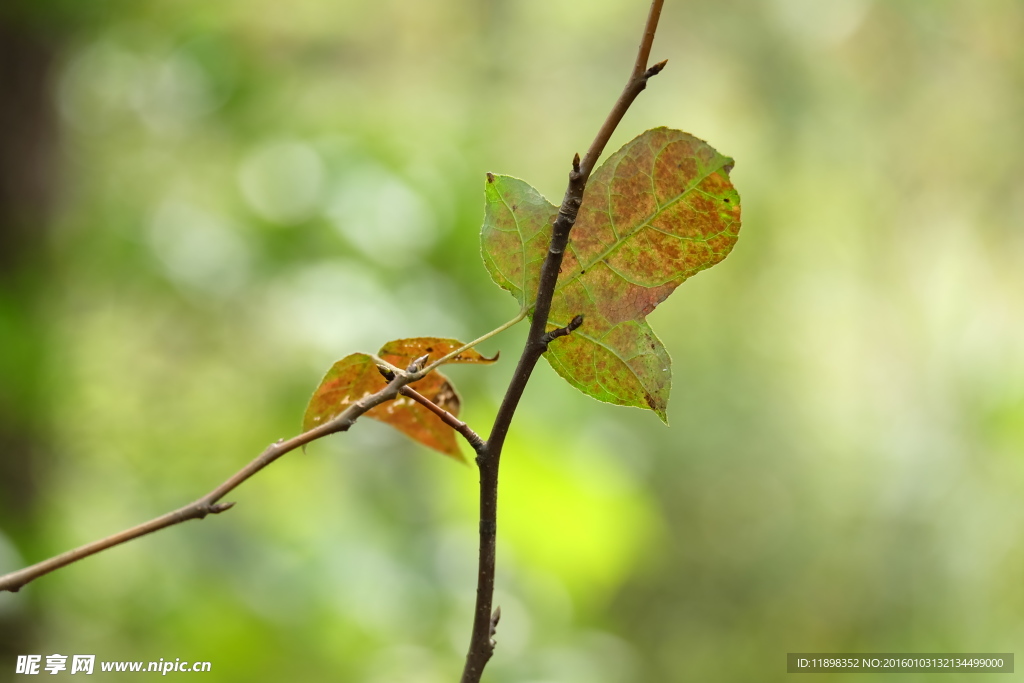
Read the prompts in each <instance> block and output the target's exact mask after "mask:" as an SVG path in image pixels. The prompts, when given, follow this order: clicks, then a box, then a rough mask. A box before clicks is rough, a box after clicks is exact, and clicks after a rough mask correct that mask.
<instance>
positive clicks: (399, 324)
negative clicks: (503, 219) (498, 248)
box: [0, 0, 1024, 683]
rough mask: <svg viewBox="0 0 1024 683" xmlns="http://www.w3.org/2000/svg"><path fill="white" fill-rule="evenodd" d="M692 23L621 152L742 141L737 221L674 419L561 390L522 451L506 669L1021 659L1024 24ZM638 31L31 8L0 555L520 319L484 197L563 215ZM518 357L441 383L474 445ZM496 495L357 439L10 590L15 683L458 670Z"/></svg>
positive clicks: (265, 13)
mask: <svg viewBox="0 0 1024 683" xmlns="http://www.w3.org/2000/svg"><path fill="white" fill-rule="evenodd" d="M666 4H667V6H666V8H665V12H664V16H663V19H662V23H661V27H660V30H659V34H658V38H657V40H656V42H655V46H654V51H653V54H652V58H653V59H655V60H660V59H664V58H668V59H669V67H668V68H667V69H666V71H665V72H664V73H663V74H662V75H661V76H659V77H658V78H657V79H656V80H655V81H653V82H652V84H651V87H649V88H648V90H647V91H646V92H645V93H644V94H643V95H641V97H640V98H639V100H638V101H637V102H636V104H635V105H634V106H633V108H632V110H631V111H630V112H629V113H628V115H627V116H626V118H625V120H624V121H623V122H622V124H621V125H620V127H619V130H618V132H617V133H616V135H615V137H614V138H613V140H612V143H611V145H610V146H609V152H610V151H613V150H614V149H616V148H617V147H618V146H619V145H620V144H622V143H623V142H625V141H627V140H629V139H631V138H632V137H634V136H635V135H637V134H639V133H640V132H642V131H643V130H646V129H647V128H651V127H654V126H657V125H667V126H671V127H675V128H681V129H683V130H686V131H689V132H692V133H693V134H695V135H697V136H698V137H701V138H704V139H706V140H708V141H709V142H710V143H711V144H712V145H713V146H715V147H716V148H717V149H719V150H720V151H721V152H723V153H725V154H728V155H731V156H734V157H735V158H736V161H737V163H736V168H735V170H734V171H733V174H732V177H733V180H734V182H735V183H736V186H737V187H738V189H739V191H740V192H741V194H742V196H743V206H744V214H743V219H744V227H743V230H742V233H741V239H740V241H739V243H738V245H737V247H736V249H735V250H734V252H733V254H732V255H731V256H730V257H729V258H728V259H727V260H726V261H725V262H724V263H722V264H721V265H719V266H717V267H715V268H714V269H712V270H710V271H708V272H706V273H702V274H700V275H699V276H697V277H695V278H694V279H693V280H691V281H689V282H687V283H686V284H685V285H684V286H683V287H681V288H680V289H679V290H678V291H677V292H676V293H675V295H674V296H673V297H672V298H670V299H669V300H668V301H667V302H665V303H664V304H663V305H662V306H660V307H659V308H658V310H657V311H656V312H655V313H654V314H653V315H652V316H651V321H652V325H653V326H654V328H655V329H656V330H657V331H658V332H659V334H660V335H661V336H662V338H663V340H664V341H665V343H666V345H667V347H668V348H669V351H670V352H671V354H672V356H673V358H674V368H673V372H674V378H675V382H674V384H675V386H674V389H673V395H672V402H671V404H670V407H669V418H670V420H671V423H672V426H671V427H670V428H665V427H663V426H662V425H661V424H660V423H659V421H658V419H657V418H656V417H655V416H654V415H653V414H651V413H646V412H645V413H642V412H640V411H636V410H631V409H625V408H617V407H613V406H609V405H605V404H599V403H597V402H594V401H592V400H590V399H588V398H586V397H584V396H582V395H580V394H578V393H576V392H575V391H573V390H572V389H571V388H569V387H568V386H567V385H565V383H564V382H562V380H560V379H559V378H558V377H557V376H555V375H554V373H553V372H551V370H550V369H549V368H548V367H547V366H546V365H545V364H543V363H542V364H541V367H540V369H539V371H538V372H537V374H536V375H535V377H534V381H533V383H532V384H531V386H530V388H529V389H528V391H527V394H526V399H525V401H524V403H523V405H522V407H521V408H520V411H519V414H518V416H517V420H516V422H515V423H514V425H513V433H512V436H511V438H510V441H509V443H508V447H507V449H506V455H505V458H504V459H503V474H502V477H503V478H502V489H501V511H500V524H499V563H500V570H499V577H498V593H497V602H498V603H499V604H500V605H501V607H502V611H503V615H504V616H503V619H502V622H501V627H500V630H499V634H498V641H499V646H498V649H497V651H496V654H495V657H494V659H493V660H492V662H491V664H490V666H489V668H488V673H487V675H486V679H487V680H488V681H492V682H493V683H505V682H508V683H512V682H515V683H627V682H633V681H643V682H647V681H651V682H653V681H659V682H661V681H665V682H669V681H671V682H675V681H716V682H717V681H736V682H740V681H743V682H746V681H777V680H783V679H784V678H786V677H787V674H786V673H785V661H786V659H785V654H786V652H790V651H805V652H814V651H818V652H868V651H881V652H986V651H987V652H1000V651H1002V652H1006V651H1014V650H1015V649H1018V650H1019V648H1018V647H1017V646H1018V645H1019V644H1020V643H1021V642H1024V619H1022V614H1024V585H1022V583H1021V577H1022V575H1024V545H1022V542H1021V538H1022V531H1024V452H1022V451H1024V182H1022V179H1024V160H1022V151H1024V42H1022V41H1021V36H1022V35H1024V5H1022V4H1021V3H1020V2H1017V1H1015V0H988V1H986V2H975V1H973V0H927V1H926V0H902V1H900V0H891V1H889V0H886V1H883V0H874V1H872V0H828V1H827V2H820V1H819V0H761V1H750V0H747V1H740V0H724V1H723V0H685V1H683V0H669V1H668V2H667V3H666ZM646 12H647V2H646V0H587V1H585V2H584V1H582V0H477V1H470V0H434V1H432V2H400V1H398V0H375V1H373V2H370V1H368V0H330V1H329V0H290V1H289V2H286V3H280V2H271V1H268V0H246V1H244V2H243V1H242V0H221V1H220V2H214V3H211V2H200V1H198V0H174V1H171V0H145V1H134V2H128V1H127V0H123V1H115V0H108V1H102V2H101V1H96V2H88V3H80V2H72V1H70V0H10V1H8V2H6V3H4V6H3V9H2V10H0V89H2V90H0V144H2V147H0V151H2V154H0V449H2V450H0V572H5V571H8V570H13V569H16V568H20V567H21V566H23V565H25V564H27V563H30V562H35V561H37V560H40V559H43V558H44V557H47V556H50V555H52V554H55V553H58V552H61V551H63V550H66V549H68V548H70V547H73V546H75V545H78V544H81V543H84V542H87V541H91V540H93V539H95V538H98V537H100V536H104V535H106V534H108V533H111V532H114V531H117V530H120V529H121V528H124V527H127V526H130V525H133V524H136V523H138V522H141V521H144V520H146V519H148V518H150V517H152V516H155V515H157V514H160V513H163V512H165V511H167V510H169V509H172V508H174V507H177V506H179V505H181V504H183V503H185V502H188V501H190V500H193V499H194V498H196V497H198V496H200V495H202V494H204V493H206V492H207V491H209V490H210V489H212V488H213V487H214V486H215V485H216V484H218V483H219V482H220V481H222V480H223V479H225V478H226V477H227V476H228V475H229V474H231V473H232V472H234V471H235V470H236V469H238V468H239V467H241V466H242V465H243V464H244V463H245V462H247V461H248V460H249V459H250V458H252V457H254V456H255V455H256V454H257V453H259V451H261V450H262V449H263V447H264V446H266V444H267V443H269V442H271V441H273V440H275V439H278V438H280V437H285V436H290V435H292V434H294V433H296V432H297V430H298V426H299V422H300V418H301V414H302V411H303V409H304V407H305V402H306V400H307V399H308V397H309V394H310V393H311V392H312V390H313V388H314V387H315V386H316V383H317V382H318V380H319V378H320V377H321V375H322V374H323V372H324V371H325V370H326V368H327V367H328V366H329V365H330V363H331V362H333V361H334V360H336V359H337V358H340V357H341V356H343V355H345V354H347V353H349V352H351V351H354V350H360V349H361V350H367V351H373V350H375V349H377V348H378V347H379V346H380V344H381V343H382V342H384V341H387V340H389V339H393V338H398V337H406V336H419V335H439V336H454V337H461V338H470V337H473V336H476V335H478V334H481V333H483V332H485V331H487V330H489V329H491V328H493V327H495V326H497V325H498V324H500V323H501V322H504V321H505V320H507V319H509V318H511V317H512V316H513V315H514V314H515V313H516V307H515V304H514V302H513V300H512V298H511V297H509V296H508V294H507V293H505V292H503V291H501V290H499V289H498V288H497V287H495V286H494V285H493V284H492V283H491V282H490V280H489V278H488V276H487V274H486V272H485V270H484V268H483V266H482V264H481V263H480V260H479V254H478V244H477V237H478V230H479V225H480V222H481V216H482V206H483V195H482V184H483V178H484V173H485V172H486V171H493V172H502V173H509V174H512V175H515V176H519V177H522V178H525V179H527V180H528V181H529V182H531V183H532V184H533V185H534V186H536V187H537V188H538V189H540V190H541V191H542V192H543V193H544V194H545V195H546V196H547V197H548V198H550V199H552V200H553V201H556V202H557V201H558V200H559V199H560V197H561V195H562V192H563V191H564V186H565V179H566V173H567V171H568V162H569V160H570V159H571V157H572V155H573V153H574V152H577V151H580V152H582V151H584V150H585V148H586V146H587V145H588V144H589V142H590V140H591V138H592V137H593V134H594V132H595V131H596V130H597V127H598V126H599V124H600V122H601V121H602V120H603V119H604V116H605V114H606V112H607V110H608V108H609V107H610V105H611V103H612V101H613V100H614V98H615V97H616V96H617V94H618V92H619V90H620V88H621V87H622V84H623V83H624V80H625V77H626V75H627V74H628V71H629V68H630V66H631V64H632V60H633V56H634V54H635V45H636V43H637V40H638V37H639V34H640V30H641V27H642V25H643V21H644V18H645V16H646ZM524 332H525V330H524V329H518V328H517V329H515V330H513V331H512V332H509V333H506V334H505V335H503V336H501V337H499V338H497V339H495V340H492V341H491V342H488V343H487V344H485V345H484V347H483V350H484V351H485V352H493V351H496V350H498V349H500V350H501V351H502V352H503V361H502V362H501V363H499V364H498V365H497V366H494V367H492V368H484V369H482V368H454V369H452V370H451V372H450V374H451V375H452V376H453V377H454V379H455V380H456V382H457V384H458V386H459V387H460V390H461V392H462V394H463V399H464V405H465V406H466V409H465V412H464V416H465V417H466V418H467V419H468V421H469V422H470V423H471V424H472V425H474V426H475V427H477V428H478V429H479V430H481V431H486V428H487V425H488V424H489V423H490V420H491V418H492V416H493V414H494V411H495V409H496V405H497V402H498V401H499V400H500V396H501V392H502V389H503V387H504V385H505V383H506V382H507V380H508V378H509V376H510V374H511V372H512V367H513V366H514V359H515V357H516V356H517V353H518V348H519V343H520V341H521V339H522V335H523V333H524ZM476 483H477V478H476V472H475V469H474V468H471V467H464V466H460V465H458V464H457V463H455V462H453V461H452V460H450V459H447V458H444V457H442V456H439V455H437V454H435V453H432V452H428V451H426V450H424V449H422V448H420V447H418V446H416V445H414V444H412V443H411V442H408V441H406V440H404V439H403V437H401V435H399V434H398V433H397V432H393V431H391V430H390V429H389V428H388V427H386V426H384V425H381V424H378V423H375V422H373V421H370V420H364V421H362V422H360V423H359V424H358V425H357V426H356V427H355V428H354V429H353V430H352V431H351V432H350V433H348V434H346V435H340V436H335V437H332V438H330V439H327V440H325V441H323V442H320V443H318V444H316V445H314V446H312V447H311V448H310V449H309V451H308V452H307V453H305V454H302V453H301V452H297V453H294V454H291V455H289V456H287V457H285V458H284V459H283V460H281V461H280V462H278V463H276V464H274V465H273V466H272V467H271V468H270V469H268V470H266V471H265V472H263V473H261V474H260V475H258V476H257V477H256V478H254V479H253V480H252V481H250V482H249V483H247V484H246V485H245V486H243V487H242V488H240V489H239V490H238V491H237V492H236V493H234V494H233V495H232V496H231V497H230V499H231V500H236V501H237V502H238V505H237V507H236V508H235V509H233V510H232V511H231V512H230V513H227V514H225V515H222V516H220V517H216V518H209V519H207V520H205V521H203V522H201V523H198V522H191V523H188V524H186V525H183V526H181V527H177V528H174V529H170V530H167V531H163V532H161V533H159V534H157V535H155V536H151V537H148V538H145V539H142V540H140V541H136V542H134V543H131V544H129V545H127V546H123V547H120V548H117V549H114V550H112V551H108V552H106V553H103V554H101V555H99V556H97V557H94V558H92V559H89V560H87V561H84V562H82V563H80V564H78V565H75V566H73V567H69V568H66V569H64V570H61V571H59V572H57V573H55V574H52V575H50V576H48V577H45V578H43V579H41V580H39V581H37V582H35V583H33V584H31V585H30V586H29V587H27V588H26V589H24V590H23V591H22V592H21V593H19V594H17V595H11V594H7V593H4V594H0V680H7V679H8V678H9V677H13V670H14V659H15V655H17V654H26V653H38V654H51V653H62V654H66V655H70V654H78V653H92V654H96V655H97V657H98V658H99V659H102V660H122V659H123V660H155V659H159V658H161V657H163V658H165V659H171V660H173V659H174V658H176V657H180V658H182V659H187V660H207V661H211V662H212V665H213V672H212V673H211V674H206V675H204V679H206V680H217V681H282V680H310V681H327V680H334V681H361V682H366V683H434V682H437V683H442V682H444V683H449V682H452V681H455V680H457V678H458V672H459V671H460V670H461V664H462V660H463V657H464V653H465V648H466V644H467V642H468V636H469V628H470V620H471V609H472V601H473V596H474V589H475V586H474V575H475V562H476V559H475V557H476V549H475V543H476V532H475V529H476V516H475V515H476V512H475V506H476V503H475V497H476ZM1018 654H1020V652H1018ZM65 675H67V674H65ZM96 675H97V676H99V677H100V678H101V679H102V676H103V675H102V674H96ZM179 675H180V674H179ZM172 676H173V674H172ZM110 678H116V679H117V680H131V679H132V678H131V675H130V674H120V675H117V676H113V675H111V676H110ZM143 678H144V676H143ZM928 678H929V677H927V676H925V675H912V674H911V675H908V674H903V675H899V676H884V675H883V676H877V677H875V678H874V679H873V680H879V681H884V680H890V679H891V680H899V681H901V682H903V683H911V682H912V681H922V680H927V679H928ZM974 678H977V676H973V677H972V676H968V675H963V676H957V675H947V677H945V678H943V680H974ZM818 680H830V681H833V680H834V681H841V680H853V678H852V677H851V676H842V675H834V676H825V675H822V676H819V677H818ZM858 680H859V679H858ZM985 680H988V679H985Z"/></svg>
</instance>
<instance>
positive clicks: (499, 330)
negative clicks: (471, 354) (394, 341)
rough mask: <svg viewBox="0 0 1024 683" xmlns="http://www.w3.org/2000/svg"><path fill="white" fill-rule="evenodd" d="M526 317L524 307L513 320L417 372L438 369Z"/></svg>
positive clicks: (423, 372)
mask: <svg viewBox="0 0 1024 683" xmlns="http://www.w3.org/2000/svg"><path fill="white" fill-rule="evenodd" d="M525 317H526V309H525V308H524V309H522V310H521V311H519V314H518V315H517V316H516V317H514V318H512V319H511V320H509V321H508V322H507V323H505V324H503V325H501V326H500V327H496V328H494V329H493V330H491V331H490V332H488V333H487V334H485V335H483V336H482V337H478V338H477V339H474V340H473V341H471V342H469V343H468V344H466V345H465V346H462V347H460V348H458V349H455V350H454V351H452V352H451V353H449V354H448V355H446V356H442V357H440V358H438V359H437V360H436V361H434V362H433V363H431V364H430V365H428V366H427V367H425V368H423V369H422V370H420V371H419V372H418V373H416V374H417V375H426V374H427V373H429V372H431V371H433V370H435V369H437V367H438V366H440V365H442V364H444V363H446V362H448V361H449V360H451V359H452V358H454V357H455V356H457V355H459V354H460V353H463V352H465V351H468V350H470V349H471V348H473V347H474V346H476V345H477V344H479V343H481V342H484V341H487V340H488V339H490V338H491V337H493V336H494V335H496V334H500V333H502V332H504V331H505V330H507V329H508V328H510V327H513V326H514V325H516V324H517V323H519V322H521V321H522V320H523V318H525Z"/></svg>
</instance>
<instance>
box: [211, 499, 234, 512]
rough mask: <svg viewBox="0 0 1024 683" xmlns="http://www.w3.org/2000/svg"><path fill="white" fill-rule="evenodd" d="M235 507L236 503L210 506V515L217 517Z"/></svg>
mask: <svg viewBox="0 0 1024 683" xmlns="http://www.w3.org/2000/svg"><path fill="white" fill-rule="evenodd" d="M233 507H235V501H231V502H230V503H214V504H213V505H211V506H210V514H213V515H217V514H220V513H221V512H224V511H226V510H230V509H231V508H233Z"/></svg>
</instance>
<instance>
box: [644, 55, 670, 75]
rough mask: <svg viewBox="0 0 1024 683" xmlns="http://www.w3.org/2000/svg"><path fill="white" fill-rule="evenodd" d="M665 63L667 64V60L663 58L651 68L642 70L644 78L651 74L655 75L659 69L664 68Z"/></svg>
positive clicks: (658, 72) (659, 71)
mask: <svg viewBox="0 0 1024 683" xmlns="http://www.w3.org/2000/svg"><path fill="white" fill-rule="evenodd" d="M666 64H668V60H667V59H663V60H661V61H660V62H658V63H657V64H654V65H652V66H651V68H649V69H647V71H645V72H644V78H645V79H647V78H650V77H651V76H657V75H658V74H660V73H661V70H662V69H664V68H665V65H666Z"/></svg>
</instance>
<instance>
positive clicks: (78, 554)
mask: <svg viewBox="0 0 1024 683" xmlns="http://www.w3.org/2000/svg"><path fill="white" fill-rule="evenodd" d="M412 379H413V377H412V376H411V375H408V374H406V373H402V374H401V375H398V376H396V377H394V378H393V379H392V380H391V381H389V382H388V385H387V386H386V387H384V388H383V389H381V390H380V391H378V392H377V393H376V394H371V395H370V396H367V397H365V398H363V399H361V400H359V401H357V402H356V403H353V404H352V405H350V406H349V407H348V408H346V409H345V410H344V411H343V412H342V413H341V414H340V415H338V416H337V417H334V418H332V419H331V420H329V421H328V422H325V423H323V424H322V425H319V426H317V427H315V428H313V429H311V430H309V431H308V432H304V433H302V434H299V435H298V436H294V437H292V438H291V439H288V440H287V441H284V440H281V441H278V442H277V443H273V444H271V445H270V446H268V447H267V449H266V450H265V451H263V453H261V454H260V455H259V456H258V457H257V458H256V459H254V460H253V461H252V462H250V463H249V464H248V465H246V466H245V467H243V468H242V469H241V470H239V471H238V472H237V473H235V474H234V475H233V476H232V477H230V478H229V479H228V480H227V481H225V482H224V483H223V484H221V485H220V486H218V487H217V488H215V489H214V490H212V491H210V492H209V493H208V494H206V495H205V496H203V497H202V498H200V499H199V500H197V501H195V502H193V503H189V504H188V505H185V506H184V507H180V508H178V509H177V510H174V511H172V512H168V513H167V514H165V515H161V516H160V517H157V518H155V519H151V520H150V521H148V522H145V523H143V524H139V525H138V526H134V527H132V528H130V529H125V530H124V531H121V532H119V533H116V534H112V535H110V536H107V537H106V538H101V539H100V540H98V541H94V542H92V543H88V544H86V545H83V546H81V547H78V548H75V549H74V550H69V551H68V552H66V553H62V554H60V555H57V556H55V557H51V558H50V559H48V560H43V561H42V562H39V563H37V564H34V565H32V566H30V567H25V568H24V569H20V570H18V571H15V572H11V573H9V574H5V575H3V576H0V591H10V592H12V593H16V592H17V591H19V590H20V589H21V588H22V586H24V585H25V584H27V583H29V582H30V581H34V580H35V579H38V578H39V577H40V576H44V575H46V574H49V573H50V572H52V571H54V570H57V569H60V568H61V567H66V566H67V565H69V564H72V563H74V562H78V561H79V560H82V559H85V558H86V557H89V556H90V555H95V554H96V553H98V552H102V551H104V550H106V549H108V548H112V547H114V546H116V545H120V544H122V543H127V542H128V541H131V540H134V539H136V538H139V537H140V536H145V535H147V534H151V533H153V532H154V531H159V530H161V529H166V528H167V527H169V526H174V525H175V524H181V523H182V522H187V521H189V520H192V519H203V518H204V517H206V515H210V514H218V513H221V512H224V511H225V510H229V509H231V507H232V506H233V505H234V503H220V502H218V501H219V500H220V499H221V498H223V497H224V496H226V495H227V494H229V493H230V492H231V491H233V490H234V489H235V488H237V487H238V486H239V485H240V484H242V483H243V482H245V481H246V480H247V479H249V478H250V477H251V476H253V475H254V474H256V473H257V472H259V471H260V470H262V469H263V468H264V467H266V466H267V465H269V464H270V463H272V462H274V461H275V460H277V459H278V458H280V457H281V456H282V455H284V454H285V453H288V452H289V451H293V450H295V449H296V448H299V447H300V446H304V445H306V444H308V443H310V442H312V441H316V440H317V439H320V438H322V437H324V436H327V435H329V434H334V433H336V432H344V431H346V430H348V429H349V427H351V426H352V425H353V424H354V423H355V421H356V419H357V418H358V417H359V416H360V415H362V414H363V413H365V412H366V411H368V410H370V408H373V407H374V406H377V405H380V404H381V403H384V402H385V401H390V400H391V399H393V398H395V397H396V396H397V395H398V393H399V392H400V391H401V390H402V389H403V388H404V387H405V385H406V384H408V383H409V382H411V381H412Z"/></svg>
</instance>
